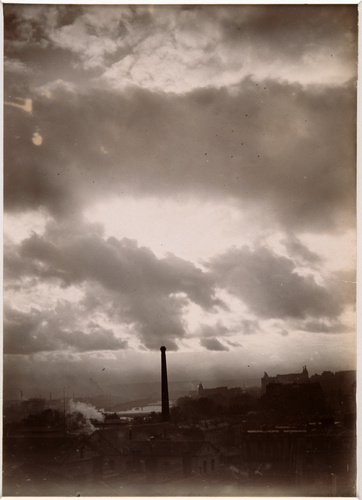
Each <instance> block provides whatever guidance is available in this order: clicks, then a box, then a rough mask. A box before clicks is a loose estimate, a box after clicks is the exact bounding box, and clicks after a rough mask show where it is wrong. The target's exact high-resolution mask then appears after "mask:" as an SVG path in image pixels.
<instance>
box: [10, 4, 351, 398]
mask: <svg viewBox="0 0 362 500" xmlns="http://www.w3.org/2000/svg"><path fill="white" fill-rule="evenodd" d="M4 17H5V30H4V36H5V45H4V49H5V58H4V66H5V88H4V100H5V105H4V112H5V157H4V158H5V159H4V203H5V209H4V377H5V396H7V395H12V396H16V395H17V394H18V393H19V391H20V389H22V390H24V391H26V393H27V395H28V396H32V395H37V394H39V392H41V391H42V390H48V388H49V387H50V386H51V387H54V390H57V388H60V389H59V390H61V388H62V387H63V386H64V385H66V384H68V385H69V386H73V388H74V387H76V388H77V387H78V386H77V384H78V385H79V387H80V386H81V384H82V383H83V384H85V385H86V384H88V385H89V386H91V385H92V384H93V383H94V385H95V386H99V387H101V388H102V389H104V388H106V387H108V386H109V387H110V386H111V384H114V383H118V382H122V383H124V382H128V381H130V380H132V379H133V380H139V381H145V380H151V379H152V380H157V379H158V377H159V362H160V352H159V347H160V346H161V345H165V346H166V347H167V351H168V369H169V378H170V379H171V380H181V379H188V380H195V379H208V378H210V377H212V378H216V377H217V376H220V377H232V378H238V379H240V383H243V382H244V381H245V380H249V379H250V377H251V378H253V377H254V378H256V379H258V378H260V377H261V376H262V375H263V372H264V370H267V371H268V372H269V374H270V375H273V374H276V373H282V372H285V371H290V370H291V371H300V370H301V368H302V365H304V364H306V365H307V367H308V369H309V371H310V373H311V374H313V373H320V372H321V371H323V370H325V369H330V370H332V371H335V370H341V369H350V368H354V367H355V346H354V341H355V281H356V280H355V258H356V252H355V239H356V234H355V233H356V232H355V223H356V220H355V162H356V152H355V148H356V131H355V121H356V116H355V111H356V73H357V41H356V38H357V6H356V5H350V6H344V5H335V6H333V5H332V6H331V5H330V6H323V5H322V6H321V5H316V6H306V5H305V6H302V5H299V6H291V5H289V6H276V5H269V6H260V5H254V6H246V5H235V6H227V7H219V6H213V5H209V6H183V7H181V6H161V5H158V6H157V5H156V6H121V5H119V6H104V7H99V6H88V7H86V6H82V5H73V6H69V5H68V6H65V5H60V4H59V5H53V6H45V5H43V6H42V5H18V6H17V5H11V4H5V5H4ZM105 367H106V370H103V368H105ZM58 386H59V387H58ZM94 390H96V389H94Z"/></svg>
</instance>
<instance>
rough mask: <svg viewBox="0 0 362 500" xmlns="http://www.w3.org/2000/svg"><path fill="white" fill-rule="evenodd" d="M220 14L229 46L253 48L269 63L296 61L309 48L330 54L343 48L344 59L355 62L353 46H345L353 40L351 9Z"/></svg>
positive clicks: (270, 8)
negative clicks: (267, 57) (276, 59)
mask: <svg viewBox="0 0 362 500" xmlns="http://www.w3.org/2000/svg"><path fill="white" fill-rule="evenodd" d="M220 13H222V19H223V23H222V25H223V28H224V36H225V37H227V38H228V39H229V40H230V42H231V43H233V44H235V43H238V42H239V43H240V42H241V41H242V42H245V43H247V44H248V45H249V44H250V45H252V46H253V45H256V46H257V47H258V48H262V50H264V51H267V52H268V53H270V57H271V58H272V59H273V58H274V57H276V54H277V55H278V56H279V57H280V55H283V56H284V57H287V58H290V59H291V60H293V61H296V60H298V59H302V57H303V56H304V55H305V54H306V53H309V52H310V50H311V47H313V49H314V50H316V49H317V48H318V47H323V46H327V47H329V48H330V51H331V53H332V54H333V53H334V54H336V53H339V51H340V50H341V48H343V49H344V50H345V52H344V57H348V58H351V59H353V60H356V55H357V54H356V46H355V44H349V45H346V44H345V40H346V36H348V35H349V38H350V40H351V41H352V40H353V41H356V39H357V23H356V16H357V9H356V6H354V5H334V6H331V5H328V6H327V5H325V6H323V5H272V6H265V5H264V6H261V5H258V6H256V5H253V6H250V5H249V6H247V7H241V8H240V7H238V6H233V7H232V8H228V9H227V10H226V11H225V10H221V11H220ZM346 34H347V35H346ZM286 40H288V42H287V43H286Z"/></svg>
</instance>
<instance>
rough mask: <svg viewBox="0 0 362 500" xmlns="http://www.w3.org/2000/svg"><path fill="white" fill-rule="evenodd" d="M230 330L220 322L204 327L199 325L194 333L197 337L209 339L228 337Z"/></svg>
mask: <svg viewBox="0 0 362 500" xmlns="http://www.w3.org/2000/svg"><path fill="white" fill-rule="evenodd" d="M231 333H233V332H232V330H230V329H229V328H226V326H224V325H223V324H222V323H221V322H220V321H218V322H217V323H216V325H205V324H201V325H200V327H199V328H198V330H197V332H196V336H197V337H203V338H209V337H215V336H218V337H220V336H222V337H227V336H228V335H230V334H231Z"/></svg>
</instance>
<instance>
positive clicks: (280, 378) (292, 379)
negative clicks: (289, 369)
mask: <svg viewBox="0 0 362 500" xmlns="http://www.w3.org/2000/svg"><path fill="white" fill-rule="evenodd" d="M308 382H309V374H308V370H307V367H306V366H303V370H302V371H301V373H288V374H286V375H277V376H276V377H269V375H268V374H267V373H266V372H264V376H263V377H262V379H261V392H262V394H265V393H266V387H267V385H269V384H306V383H308Z"/></svg>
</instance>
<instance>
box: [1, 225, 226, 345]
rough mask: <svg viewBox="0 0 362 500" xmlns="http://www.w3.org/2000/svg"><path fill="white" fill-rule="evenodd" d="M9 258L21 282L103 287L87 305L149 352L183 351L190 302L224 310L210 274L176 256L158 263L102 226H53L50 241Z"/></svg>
mask: <svg viewBox="0 0 362 500" xmlns="http://www.w3.org/2000/svg"><path fill="white" fill-rule="evenodd" d="M90 228H91V229H90ZM9 252H11V253H10V255H7V256H6V261H7V263H8V267H9V273H10V275H11V274H13V275H14V274H15V269H16V268H17V272H18V276H19V277H21V276H22V277H28V278H33V279H36V280H40V281H41V282H43V283H46V282H48V283H53V284H56V283H58V284H59V285H61V286H63V287H68V286H70V285H80V284H85V285H86V287H89V288H92V287H93V288H94V287H98V288H95V290H97V292H96V294H94V293H92V292H90V291H88V294H87V296H86V297H85V302H83V305H84V306H86V307H87V308H88V310H89V311H92V310H93V311H95V310H96V309H97V308H98V310H102V309H103V310H104V311H107V313H109V314H110V315H111V316H113V317H116V318H117V320H118V321H122V322H125V323H128V324H133V328H134V331H135V334H137V335H140V336H141V338H142V340H143V342H144V344H145V345H146V346H147V347H149V348H158V347H159V345H160V341H163V340H164V341H165V342H166V344H167V342H168V344H167V347H168V349H176V348H177V344H176V339H180V338H182V337H183V336H184V334H185V325H184V321H183V319H182V313H183V308H184V307H185V306H186V305H187V304H188V301H192V302H194V303H196V304H198V305H199V306H200V307H202V308H203V309H205V310H209V311H212V310H213V309H214V308H215V307H216V306H220V305H222V302H221V301H220V300H218V299H217V298H216V297H215V294H214V289H213V282H212V278H211V276H210V274H209V273H205V272H203V271H202V270H201V269H199V268H197V267H196V266H195V265H194V264H192V263H191V262H187V261H185V260H182V259H179V258H177V257H175V256H174V255H172V254H169V255H168V256H166V257H165V258H162V259H157V258H156V256H155V255H154V254H153V253H152V252H151V251H150V250H149V249H147V248H145V247H139V246H138V245H137V243H136V242H134V241H132V240H128V239H123V240H117V239H116V238H109V239H107V240H105V239H104V238H103V237H102V236H101V234H100V233H99V231H98V227H97V226H95V228H94V227H93V226H88V225H83V226H81V225H79V226H77V228H76V229H75V228H74V227H73V229H72V228H69V231H65V232H64V228H63V230H59V228H58V230H57V229H55V228H54V226H52V225H49V227H48V230H47V232H46V234H45V235H44V236H39V235H37V234H35V233H34V234H33V235H32V236H31V237H30V238H27V239H26V240H24V241H23V242H22V243H21V244H20V245H19V247H18V248H16V247H14V248H13V247H11V248H10V249H9Z"/></svg>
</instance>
